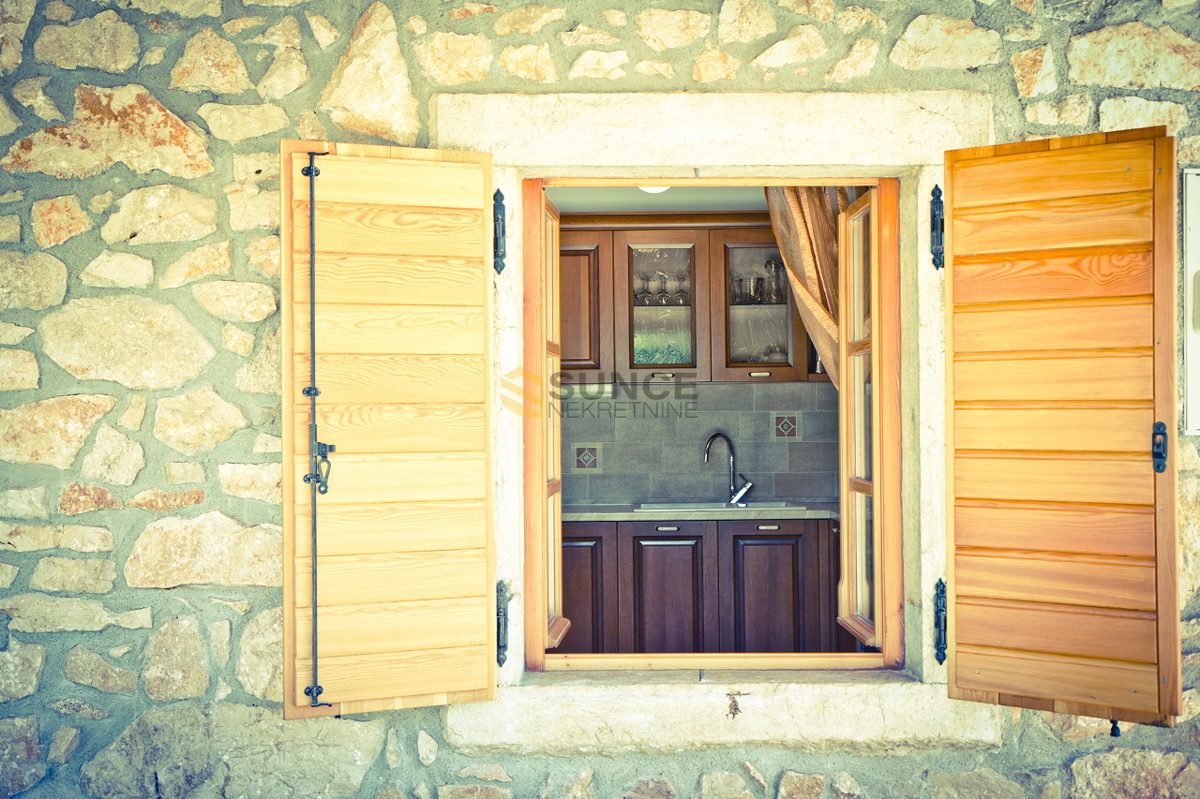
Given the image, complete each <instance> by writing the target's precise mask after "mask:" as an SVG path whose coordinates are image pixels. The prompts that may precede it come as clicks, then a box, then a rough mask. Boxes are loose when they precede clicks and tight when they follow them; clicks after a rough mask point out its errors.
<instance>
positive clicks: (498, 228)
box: [492, 189, 508, 275]
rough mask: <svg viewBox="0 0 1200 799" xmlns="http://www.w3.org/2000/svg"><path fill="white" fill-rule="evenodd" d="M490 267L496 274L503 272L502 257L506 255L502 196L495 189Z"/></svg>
mask: <svg viewBox="0 0 1200 799" xmlns="http://www.w3.org/2000/svg"><path fill="white" fill-rule="evenodd" d="M492 253H493V259H494V260H493V262H492V266H493V267H494V268H495V269H496V274H497V275H498V274H500V273H501V272H503V271H504V256H505V255H507V254H508V253H507V252H506V251H505V246H504V194H503V193H502V192H501V191H500V190H499V189H496V193H495V194H493V195H492Z"/></svg>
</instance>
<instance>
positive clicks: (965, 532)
mask: <svg viewBox="0 0 1200 799" xmlns="http://www.w3.org/2000/svg"><path fill="white" fill-rule="evenodd" d="M1047 531H1049V532H1047ZM954 541H955V544H956V545H958V546H960V547H994V548H997V549H1019V550H1041V551H1050V552H1088V553H1095V554H1099V555H1129V556H1136V557H1153V556H1154V553H1155V547H1154V508H1153V507H1149V506H1147V507H1140V508H1138V507H1124V508H1122V507H1111V506H1104V505H1090V506H1089V505H1080V504H1074V503H1072V504H1060V505H1051V504H1044V505H1032V504H1022V503H1015V502H1007V503H1002V502H990V503H988V502H978V501H973V500H967V499H959V500H957V501H956V502H955V506H954Z"/></svg>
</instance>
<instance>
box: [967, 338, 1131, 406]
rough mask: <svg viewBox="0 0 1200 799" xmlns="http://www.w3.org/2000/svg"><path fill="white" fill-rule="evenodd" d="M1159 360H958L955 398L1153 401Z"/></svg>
mask: <svg viewBox="0 0 1200 799" xmlns="http://www.w3.org/2000/svg"><path fill="white" fill-rule="evenodd" d="M1153 377H1154V356H1153V355H1152V353H1151V351H1150V350H1149V349H1146V350H1135V351H1129V350H1120V351H1110V352H1089V353H1082V352H1080V353H1060V354H1056V355H1053V356H1045V357H1029V356H1026V355H1023V354H1022V353H1012V354H1011V356H1010V357H1003V358H989V357H986V356H979V355H973V356H971V355H968V356H962V357H960V358H956V359H955V362H954V398H955V400H957V401H960V402H974V401H980V400H1149V399H1153V388H1154V384H1153Z"/></svg>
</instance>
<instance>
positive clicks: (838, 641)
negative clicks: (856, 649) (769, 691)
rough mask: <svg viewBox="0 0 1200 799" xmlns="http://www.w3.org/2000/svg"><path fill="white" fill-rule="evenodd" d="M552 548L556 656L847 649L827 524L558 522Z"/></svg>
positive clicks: (834, 548) (849, 646) (833, 537)
mask: <svg viewBox="0 0 1200 799" xmlns="http://www.w3.org/2000/svg"><path fill="white" fill-rule="evenodd" d="M562 541H563V544H562V547H563V548H562V564H563V567H562V568H563V571H562V582H563V615H565V616H566V617H567V618H569V619H570V620H571V629H570V630H569V631H568V632H567V634H566V636H565V637H564V638H563V640H562V643H561V644H560V645H559V647H558V649H557V651H558V652H561V653H564V654H575V653H589V652H594V653H614V652H619V653H636V652H664V653H682V652H834V651H846V650H847V649H851V650H852V649H853V644H852V639H849V637H848V636H846V635H842V634H840V632H841V630H840V627H839V626H838V624H837V621H836V614H837V608H836V595H837V580H838V546H837V541H836V534H835V533H834V532H833V530H832V528H831V525H830V522H829V521H828V520H825V519H803V520H786V521H761V520H755V521H722V522H716V521H689V522H568V523H565V524H563V536H562Z"/></svg>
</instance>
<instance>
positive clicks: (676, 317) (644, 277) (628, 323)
mask: <svg viewBox="0 0 1200 799" xmlns="http://www.w3.org/2000/svg"><path fill="white" fill-rule="evenodd" d="M708 272H709V263H708V235H707V233H706V231H704V230H687V229H682V230H619V231H616V232H615V233H614V234H613V293H614V310H613V326H614V329H615V331H616V343H615V347H614V350H615V362H616V368H617V372H618V373H619V374H620V376H621V378H622V379H623V380H626V381H630V382H640V381H643V380H646V381H652V380H661V381H666V382H671V381H681V380H682V381H693V380H696V381H708V380H710V379H711V377H710V375H711V369H710V366H711V364H710V362H709V343H710V342H709V336H710V331H709V313H708V312H709V303H708V297H709V288H708Z"/></svg>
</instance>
